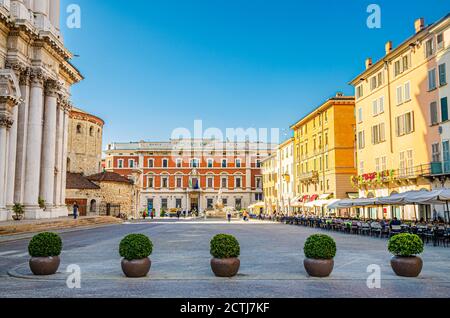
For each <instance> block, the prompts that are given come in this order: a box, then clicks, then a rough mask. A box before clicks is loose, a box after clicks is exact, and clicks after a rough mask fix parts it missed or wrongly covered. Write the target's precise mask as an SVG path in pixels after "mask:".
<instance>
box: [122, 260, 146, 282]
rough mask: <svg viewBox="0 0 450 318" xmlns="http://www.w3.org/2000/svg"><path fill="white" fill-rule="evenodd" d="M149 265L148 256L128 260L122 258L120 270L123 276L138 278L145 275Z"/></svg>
mask: <svg viewBox="0 0 450 318" xmlns="http://www.w3.org/2000/svg"><path fill="white" fill-rule="evenodd" d="M151 266H152V262H151V261H150V259H149V258H148V257H147V258H143V259H137V260H132V261H128V260H126V259H123V260H122V271H123V273H124V274H125V276H127V277H130V278H140V277H145V276H147V274H148V272H149V271H150V267H151Z"/></svg>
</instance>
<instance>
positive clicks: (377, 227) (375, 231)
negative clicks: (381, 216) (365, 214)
mask: <svg viewBox="0 0 450 318" xmlns="http://www.w3.org/2000/svg"><path fill="white" fill-rule="evenodd" d="M370 236H378V237H381V224H380V223H377V222H373V223H372V224H370Z"/></svg>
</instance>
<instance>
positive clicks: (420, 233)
mask: <svg viewBox="0 0 450 318" xmlns="http://www.w3.org/2000/svg"><path fill="white" fill-rule="evenodd" d="M427 230H428V229H427V227H426V226H421V225H418V226H417V228H416V235H418V236H419V237H420V238H421V239H422V241H423V242H424V243H425V239H426V237H425V235H426V233H427Z"/></svg>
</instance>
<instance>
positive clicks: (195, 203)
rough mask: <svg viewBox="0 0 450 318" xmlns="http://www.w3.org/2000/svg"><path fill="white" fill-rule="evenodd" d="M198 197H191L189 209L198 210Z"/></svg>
mask: <svg viewBox="0 0 450 318" xmlns="http://www.w3.org/2000/svg"><path fill="white" fill-rule="evenodd" d="M198 207H199V205H198V198H191V211H194V210H195V211H197V212H198Z"/></svg>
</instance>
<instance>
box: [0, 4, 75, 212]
mask: <svg viewBox="0 0 450 318" xmlns="http://www.w3.org/2000/svg"><path fill="white" fill-rule="evenodd" d="M59 21H60V1H59V0H51V1H50V0H34V1H31V0H4V1H0V220H7V219H10V218H11V207H12V206H13V204H14V203H20V204H23V205H25V217H26V218H28V219H39V218H52V217H59V216H64V215H67V208H66V206H65V183H66V157H67V139H68V128H69V111H70V109H71V105H70V102H69V98H70V87H71V86H72V85H73V84H75V83H77V82H79V81H81V80H82V79H83V78H82V76H81V75H80V73H79V72H78V70H77V69H76V68H75V67H74V66H72V64H71V63H70V59H71V58H72V54H71V53H70V52H69V51H68V50H67V49H66V48H65V47H64V43H63V39H62V36H61V33H60V25H59ZM40 198H41V199H42V200H45V210H44V209H41V207H40V206H39V204H38V202H39V199H40Z"/></svg>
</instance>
